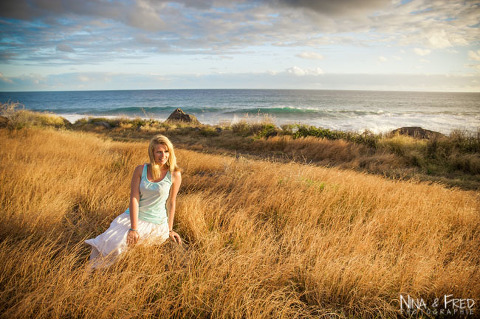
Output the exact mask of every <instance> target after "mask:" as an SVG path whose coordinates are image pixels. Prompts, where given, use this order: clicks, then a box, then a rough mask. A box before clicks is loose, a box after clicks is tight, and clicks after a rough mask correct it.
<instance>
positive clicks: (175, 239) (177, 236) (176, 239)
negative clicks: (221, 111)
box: [170, 230, 182, 246]
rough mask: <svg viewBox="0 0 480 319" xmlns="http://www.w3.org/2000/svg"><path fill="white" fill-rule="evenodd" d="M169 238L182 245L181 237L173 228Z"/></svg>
mask: <svg viewBox="0 0 480 319" xmlns="http://www.w3.org/2000/svg"><path fill="white" fill-rule="evenodd" d="M170 239H171V240H173V241H174V242H176V243H177V244H179V245H180V246H181V245H182V239H181V238H180V235H179V234H177V233H176V232H174V231H173V230H171V231H170Z"/></svg>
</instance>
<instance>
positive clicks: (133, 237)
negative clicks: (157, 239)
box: [127, 230, 140, 247]
mask: <svg viewBox="0 0 480 319" xmlns="http://www.w3.org/2000/svg"><path fill="white" fill-rule="evenodd" d="M139 239H140V235H139V234H138V232H137V231H136V230H129V231H128V234H127V245H128V246H129V247H131V246H134V245H135V244H136V243H137V242H138V240H139Z"/></svg>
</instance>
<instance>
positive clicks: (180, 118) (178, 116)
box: [167, 108, 200, 124]
mask: <svg viewBox="0 0 480 319" xmlns="http://www.w3.org/2000/svg"><path fill="white" fill-rule="evenodd" d="M167 122H187V123H192V124H200V122H199V121H198V120H197V118H196V117H195V115H191V114H187V113H185V112H184V111H183V110H182V109H181V108H177V109H176V110H175V111H173V112H172V114H170V116H169V117H168V119H167Z"/></svg>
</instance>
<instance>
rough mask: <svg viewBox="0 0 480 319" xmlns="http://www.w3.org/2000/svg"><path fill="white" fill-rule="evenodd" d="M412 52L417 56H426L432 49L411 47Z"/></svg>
mask: <svg viewBox="0 0 480 319" xmlns="http://www.w3.org/2000/svg"><path fill="white" fill-rule="evenodd" d="M413 52H415V54H417V55H419V56H426V55H429V54H430V53H431V52H432V51H431V50H429V49H420V48H415V49H413Z"/></svg>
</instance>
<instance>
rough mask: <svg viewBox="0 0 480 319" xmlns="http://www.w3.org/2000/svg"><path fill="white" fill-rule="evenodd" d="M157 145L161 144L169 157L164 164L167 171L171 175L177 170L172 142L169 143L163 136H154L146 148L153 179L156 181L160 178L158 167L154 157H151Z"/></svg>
mask: <svg viewBox="0 0 480 319" xmlns="http://www.w3.org/2000/svg"><path fill="white" fill-rule="evenodd" d="M158 144H163V145H165V146H166V147H167V150H168V153H169V156H168V160H167V163H165V166H167V168H168V170H169V171H170V172H171V173H173V172H174V171H177V170H179V168H178V166H177V157H176V156H175V151H174V149H173V144H172V142H170V140H169V139H168V138H167V137H166V136H164V135H160V134H159V135H155V136H154V137H153V138H152V139H151V140H150V145H149V146H148V157H149V158H150V167H151V168H152V175H153V178H154V179H158V178H160V176H161V171H160V165H158V164H157V163H155V157H154V156H153V152H154V151H155V146H157V145H158Z"/></svg>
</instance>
